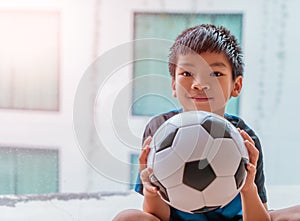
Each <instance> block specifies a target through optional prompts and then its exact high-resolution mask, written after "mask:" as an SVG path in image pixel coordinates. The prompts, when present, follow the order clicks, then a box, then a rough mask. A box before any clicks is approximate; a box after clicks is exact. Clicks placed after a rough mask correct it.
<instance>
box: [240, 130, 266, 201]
mask: <svg viewBox="0 0 300 221" xmlns="http://www.w3.org/2000/svg"><path fill="white" fill-rule="evenodd" d="M243 129H244V130H245V131H246V132H247V133H248V134H249V135H250V137H251V138H252V140H253V141H254V143H255V147H256V148H257V149H258V151H259V157H258V161H257V166H256V175H255V180H254V181H255V184H256V186H257V191H258V195H259V197H260V199H261V201H262V202H263V203H266V202H267V194H266V188H265V175H264V163H263V151H262V147H261V144H260V141H259V138H258V137H257V135H256V134H255V133H254V131H253V130H252V129H251V128H249V127H248V126H247V125H245V128H243Z"/></svg>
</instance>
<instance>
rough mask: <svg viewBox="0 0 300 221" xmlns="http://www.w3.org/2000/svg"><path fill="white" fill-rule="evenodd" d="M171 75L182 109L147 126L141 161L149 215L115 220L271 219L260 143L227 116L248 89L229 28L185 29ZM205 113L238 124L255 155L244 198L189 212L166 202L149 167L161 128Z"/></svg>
mask: <svg viewBox="0 0 300 221" xmlns="http://www.w3.org/2000/svg"><path fill="white" fill-rule="evenodd" d="M169 71H170V74H171V76H172V93H173V96H174V97H177V99H178V101H179V103H180V104H181V106H182V110H179V111H170V112H168V113H165V114H161V115H159V116H156V117H154V118H153V119H152V120H151V121H150V122H149V123H148V125H147V126H146V129H145V132H144V137H143V149H142V152H141V155H140V157H139V163H140V168H139V171H140V177H138V179H139V181H141V182H138V183H142V184H137V186H136V190H137V191H138V192H140V193H142V194H143V195H144V203H143V211H138V210H127V211H123V212H121V213H120V214H119V215H118V216H116V217H115V219H114V220H115V221H118V220H123V221H124V220H130V221H134V220H137V221H138V220H141V221H146V220H149V221H159V220H161V221H167V220H172V221H180V220H191V221H193V220H195V221H196V220H197V221H217V220H218V221H220V220H221V221H222V220H228V221H229V220H232V221H236V220H244V221H265V220H266V221H267V220H268V221H269V220H271V217H270V215H269V213H268V211H267V205H266V202H267V199H266V191H265V183H264V173H263V159H262V151H261V146H260V143H259V140H258V138H257V136H256V135H255V133H254V131H253V130H251V129H250V128H249V127H248V126H247V125H246V124H245V123H244V122H243V120H241V119H240V118H238V117H234V116H231V115H227V114H225V106H226V103H227V102H228V100H229V99H230V97H237V96H238V95H239V94H240V92H241V89H242V82H243V78H242V76H243V61H242V54H241V49H240V47H239V45H238V43H237V40H236V38H235V37H234V36H233V35H231V34H230V32H229V31H228V30H226V29H225V28H223V27H216V26H214V25H199V26H196V27H192V28H189V29H186V30H185V31H183V33H182V34H180V35H179V36H178V37H177V38H176V40H175V43H174V44H173V46H172V47H171V49H170V54H169ZM191 110H203V111H209V112H213V113H216V114H218V115H220V116H223V117H225V118H226V119H227V120H229V121H230V122H232V124H234V125H235V126H236V127H237V128H240V133H241V135H242V137H243V139H244V141H245V145H246V147H247V149H248V152H249V161H250V162H249V164H248V165H247V170H248V173H247V178H246V182H245V185H244V186H243V188H242V190H241V192H240V194H239V195H238V196H237V197H236V198H235V199H234V200H233V201H232V202H230V203H229V204H228V205H226V206H225V207H224V208H221V209H217V210H214V211H210V212H207V213H202V214H189V213H185V212H182V211H180V210H177V209H175V208H172V207H170V206H169V205H167V204H166V203H165V202H164V201H162V200H161V198H160V196H159V195H158V189H157V188H156V187H155V186H153V185H151V183H150V182H149V174H150V173H151V169H150V168H146V164H147V157H148V154H149V150H150V147H149V144H150V142H151V137H152V136H153V135H154V133H155V131H156V130H157V129H158V128H159V126H160V125H161V124H162V123H163V122H164V121H166V120H167V119H169V118H170V117H172V116H174V115H175V114H177V113H179V112H181V111H191Z"/></svg>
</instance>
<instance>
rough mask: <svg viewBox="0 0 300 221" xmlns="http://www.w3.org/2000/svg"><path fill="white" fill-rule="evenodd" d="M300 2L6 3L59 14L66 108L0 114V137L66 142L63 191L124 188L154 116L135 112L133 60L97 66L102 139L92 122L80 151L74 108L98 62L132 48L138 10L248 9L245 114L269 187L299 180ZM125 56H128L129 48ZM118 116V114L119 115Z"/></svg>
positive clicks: (3, 5) (1, 4)
mask: <svg viewBox="0 0 300 221" xmlns="http://www.w3.org/2000/svg"><path fill="white" fill-rule="evenodd" d="M298 5H299V3H298V2H297V1H296V0H290V1H288V2H287V1H284V0H277V1H274V2H270V1H263V2H262V1H259V0H255V1H251V2H244V1H238V0H230V1H226V2H222V1H217V0H190V1H180V0H165V1H151V0H143V1H140V0H131V1H125V0H123V1H117V0H101V1H98V2H96V0H88V1H84V0H75V1H71V0H64V1H51V0H45V1H42V2H41V1H35V0H27V1H26V3H24V1H18V0H10V1H5V0H1V1H0V9H22V10H23V9H24V10H26V9H36V10H58V11H60V12H61V42H62V43H61V69H60V71H61V82H60V84H61V85H60V88H61V110H60V111H59V112H58V113H47V112H35V111H32V112H28V111H11V110H0V119H1V125H0V134H1V135H2V136H1V139H0V143H1V144H8V145H20V146H25V147H26V146H32V145H33V146H47V147H50V148H51V147H53V148H59V149H60V154H61V162H60V169H61V171H60V178H61V181H60V189H61V191H62V192H82V191H103V190H126V189H127V184H126V182H127V181H128V176H129V171H128V170H129V166H130V165H129V164H128V153H129V152H137V151H138V148H140V142H141V140H140V137H141V134H142V130H143V127H144V125H145V123H146V122H147V120H148V118H141V117H133V116H130V114H129V113H128V110H129V109H130V105H131V103H130V101H131V100H130V98H131V90H130V87H129V85H130V84H131V82H130V80H131V66H130V64H128V65H127V64H126V65H125V64H124V65H123V66H122V67H120V66H118V65H117V67H118V68H119V69H117V70H115V72H112V73H104V72H101V70H99V67H96V70H98V71H100V72H99V73H101V76H100V75H99V76H98V77H99V78H98V81H99V82H100V81H101V82H105V83H104V84H101V85H96V86H95V85H94V87H95V88H93V89H95V90H94V91H93V92H94V93H97V95H98V97H97V102H96V105H95V111H96V116H95V121H96V125H97V128H96V129H97V131H96V132H100V134H98V139H99V137H100V139H101V140H100V141H101V142H102V144H101V143H99V140H97V141H95V140H93V139H94V138H95V137H93V136H90V135H91V134H90V132H91V130H92V131H93V132H95V131H94V130H93V129H91V128H87V129H86V130H85V131H83V133H84V139H86V142H90V146H89V147H81V148H80V147H79V146H78V145H77V144H78V140H76V138H75V132H74V129H73V104H74V97H75V94H76V91H77V89H78V85H79V84H80V82H81V81H80V80H81V78H82V77H83V76H84V75H85V74H86V73H89V71H93V70H91V67H92V66H90V64H92V62H93V61H94V58H95V57H96V56H98V59H96V62H99V60H101V59H103V58H107V57H109V55H108V54H109V53H110V52H113V53H114V52H118V51H119V49H120V48H122V46H126V45H127V46H128V44H130V41H131V40H132V37H133V14H132V13H133V12H134V11H150V12H153V11H154V12H160V11H161V12H192V13H195V12H196V13H201V12H204V13H207V12H216V13H222V12H228V13H229V12H242V13H244V30H243V49H244V52H245V61H246V73H245V82H244V89H243V94H242V97H241V107H240V108H241V116H242V117H243V118H244V119H245V120H246V122H247V123H249V125H251V127H252V128H253V129H255V130H256V131H257V133H258V135H259V137H260V138H261V140H262V144H263V147H264V152H265V167H266V176H267V183H268V185H277V184H280V185H289V184H291V185H300V178H299V177H298V176H297V174H298V173H297V171H296V169H297V168H299V166H300V165H299V164H300V163H299V160H298V159H297V157H298V156H299V155H300V150H299V149H298V148H297V146H299V141H298V140H297V135H299V132H298V131H297V124H298V123H300V122H299V119H298V118H297V117H296V116H297V114H298V107H299V102H298V101H297V99H296V95H297V92H298V91H297V88H298V87H297V79H298V78H299V76H298V75H297V48H298V45H297V44H296V43H297V39H298V37H299V31H298V29H297V28H296V27H297V21H299V18H298V16H299V15H298V13H297V12H296V9H297V8H298V7H297V6H298ZM95 13H96V14H95ZM294 42H295V43H294ZM121 51H122V50H121ZM117 55H118V54H117ZM118 56H120V55H118ZM118 56H117V57H118ZM124 56H128V58H130V54H126V53H125V55H124ZM117 57H116V59H117ZM114 63H116V60H114V59H111V60H110V62H109V61H108V62H107V64H109V65H112V66H114ZM96 64H97V63H96ZM96 66H97V65H96ZM99 79H100V80H99ZM97 87H98V88H97ZM118 97H119V98H118ZM120 97H121V98H122V99H120ZM116 101H117V103H116ZM82 108H83V109H84V107H82ZM112 112H113V113H120V116H121V117H120V116H119V115H114V114H112ZM124 112H125V113H124ZM121 113H122V114H121ZM117 116H118V120H119V122H121V121H122V120H124V121H122V124H120V123H118V122H116V123H115V124H112V121H113V119H114V117H117ZM283 116H284V118H283ZM87 119H92V118H91V117H90V116H82V119H81V121H79V122H80V123H83V124H85V123H86V122H87ZM92 120H93V119H92ZM116 127H117V130H116ZM89 139H91V140H89ZM82 148H83V149H84V150H82ZM85 148H86V149H85ZM85 151H88V152H87V153H88V155H85V154H84V153H85ZM85 158H86V159H85ZM124 183H125V184H124Z"/></svg>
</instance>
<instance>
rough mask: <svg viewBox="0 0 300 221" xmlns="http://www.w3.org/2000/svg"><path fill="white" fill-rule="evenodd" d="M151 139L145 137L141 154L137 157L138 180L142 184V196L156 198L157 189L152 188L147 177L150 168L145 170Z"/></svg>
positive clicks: (150, 171) (150, 170)
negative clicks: (139, 179)
mask: <svg viewBox="0 0 300 221" xmlns="http://www.w3.org/2000/svg"><path fill="white" fill-rule="evenodd" d="M151 140H152V137H147V139H146V140H145V141H144V143H143V148H142V152H141V154H140V156H139V171H140V178H141V181H142V183H143V186H144V188H143V194H144V196H157V192H158V188H157V187H155V186H153V185H152V184H151V182H150V179H149V175H150V174H151V173H152V169H151V168H147V159H148V155H149V152H150V143H151Z"/></svg>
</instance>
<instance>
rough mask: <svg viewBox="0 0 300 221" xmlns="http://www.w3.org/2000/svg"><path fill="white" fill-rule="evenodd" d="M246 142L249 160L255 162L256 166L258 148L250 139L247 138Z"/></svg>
mask: <svg viewBox="0 0 300 221" xmlns="http://www.w3.org/2000/svg"><path fill="white" fill-rule="evenodd" d="M244 143H245V146H246V148H247V150H248V154H249V161H250V163H251V164H253V165H254V166H255V167H256V165H257V160H258V155H259V152H258V150H257V149H256V147H255V146H254V144H253V143H251V142H250V141H249V140H245V142H244Z"/></svg>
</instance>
